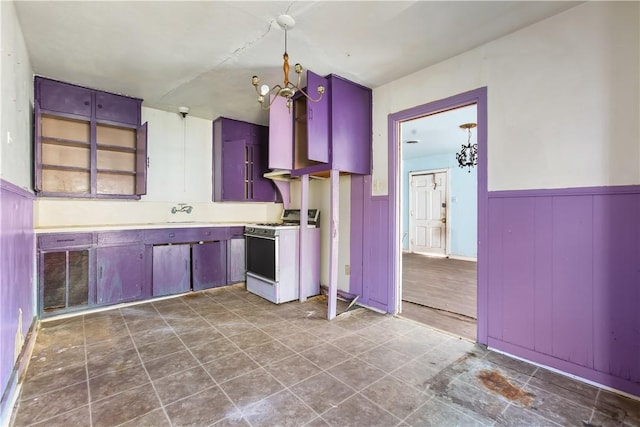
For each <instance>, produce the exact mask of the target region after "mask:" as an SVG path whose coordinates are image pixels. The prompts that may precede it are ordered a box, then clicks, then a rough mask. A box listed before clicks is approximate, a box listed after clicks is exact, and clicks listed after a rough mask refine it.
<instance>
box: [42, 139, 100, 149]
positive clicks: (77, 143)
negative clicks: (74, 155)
mask: <svg viewBox="0 0 640 427" xmlns="http://www.w3.org/2000/svg"><path fill="white" fill-rule="evenodd" d="M42 143H43V144H51V145H64V146H67V147H80V148H91V143H90V142H86V141H75V140H73V139H64V138H54V137H51V136H43V137H42Z"/></svg>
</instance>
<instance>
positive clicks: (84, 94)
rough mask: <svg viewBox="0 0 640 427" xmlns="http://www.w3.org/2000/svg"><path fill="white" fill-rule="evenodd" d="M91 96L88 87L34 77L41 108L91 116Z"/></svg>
mask: <svg viewBox="0 0 640 427" xmlns="http://www.w3.org/2000/svg"><path fill="white" fill-rule="evenodd" d="M92 96H93V91H92V90H90V89H86V88H83V87H79V86H74V85H70V84H67V83H61V82H58V81H55V80H48V79H43V78H36V97H37V99H38V102H39V104H40V108H41V109H43V110H49V111H57V112H59V113H68V114H74V115H78V116H83V117H91V108H92Z"/></svg>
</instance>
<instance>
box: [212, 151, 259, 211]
mask: <svg viewBox="0 0 640 427" xmlns="http://www.w3.org/2000/svg"><path fill="white" fill-rule="evenodd" d="M249 150H250V146H249V144H247V140H246V139H237V140H233V139H232V140H229V141H222V159H223V160H222V175H221V178H222V180H221V186H220V190H221V195H220V198H219V199H218V201H230V200H235V201H244V200H248V199H249V198H250V184H251V181H250V180H249V178H248V176H247V175H248V174H247V172H248V171H247V169H248V168H249ZM216 177H217V175H216Z"/></svg>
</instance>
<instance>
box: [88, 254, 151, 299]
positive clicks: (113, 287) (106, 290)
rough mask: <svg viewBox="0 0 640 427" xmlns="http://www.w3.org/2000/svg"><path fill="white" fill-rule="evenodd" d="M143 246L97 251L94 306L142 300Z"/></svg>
mask: <svg viewBox="0 0 640 427" xmlns="http://www.w3.org/2000/svg"><path fill="white" fill-rule="evenodd" d="M144 252H145V247H144V245H143V244H137V245H127V246H111V247H102V248H98V249H96V257H97V262H98V269H97V273H98V280H97V290H96V296H97V298H96V299H97V301H96V302H97V304H98V305H107V304H115V303H119V302H124V301H133V300H137V299H140V298H142V297H145V296H147V295H143V289H144V283H143V281H144V267H145V265H144V264H145V256H144V255H145V253H144Z"/></svg>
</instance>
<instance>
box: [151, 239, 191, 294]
mask: <svg viewBox="0 0 640 427" xmlns="http://www.w3.org/2000/svg"><path fill="white" fill-rule="evenodd" d="M190 289H191V245H189V244H184V245H157V246H154V247H153V296H154V297H157V296H163V295H172V294H179V293H182V292H188V291H189V290H190Z"/></svg>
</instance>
